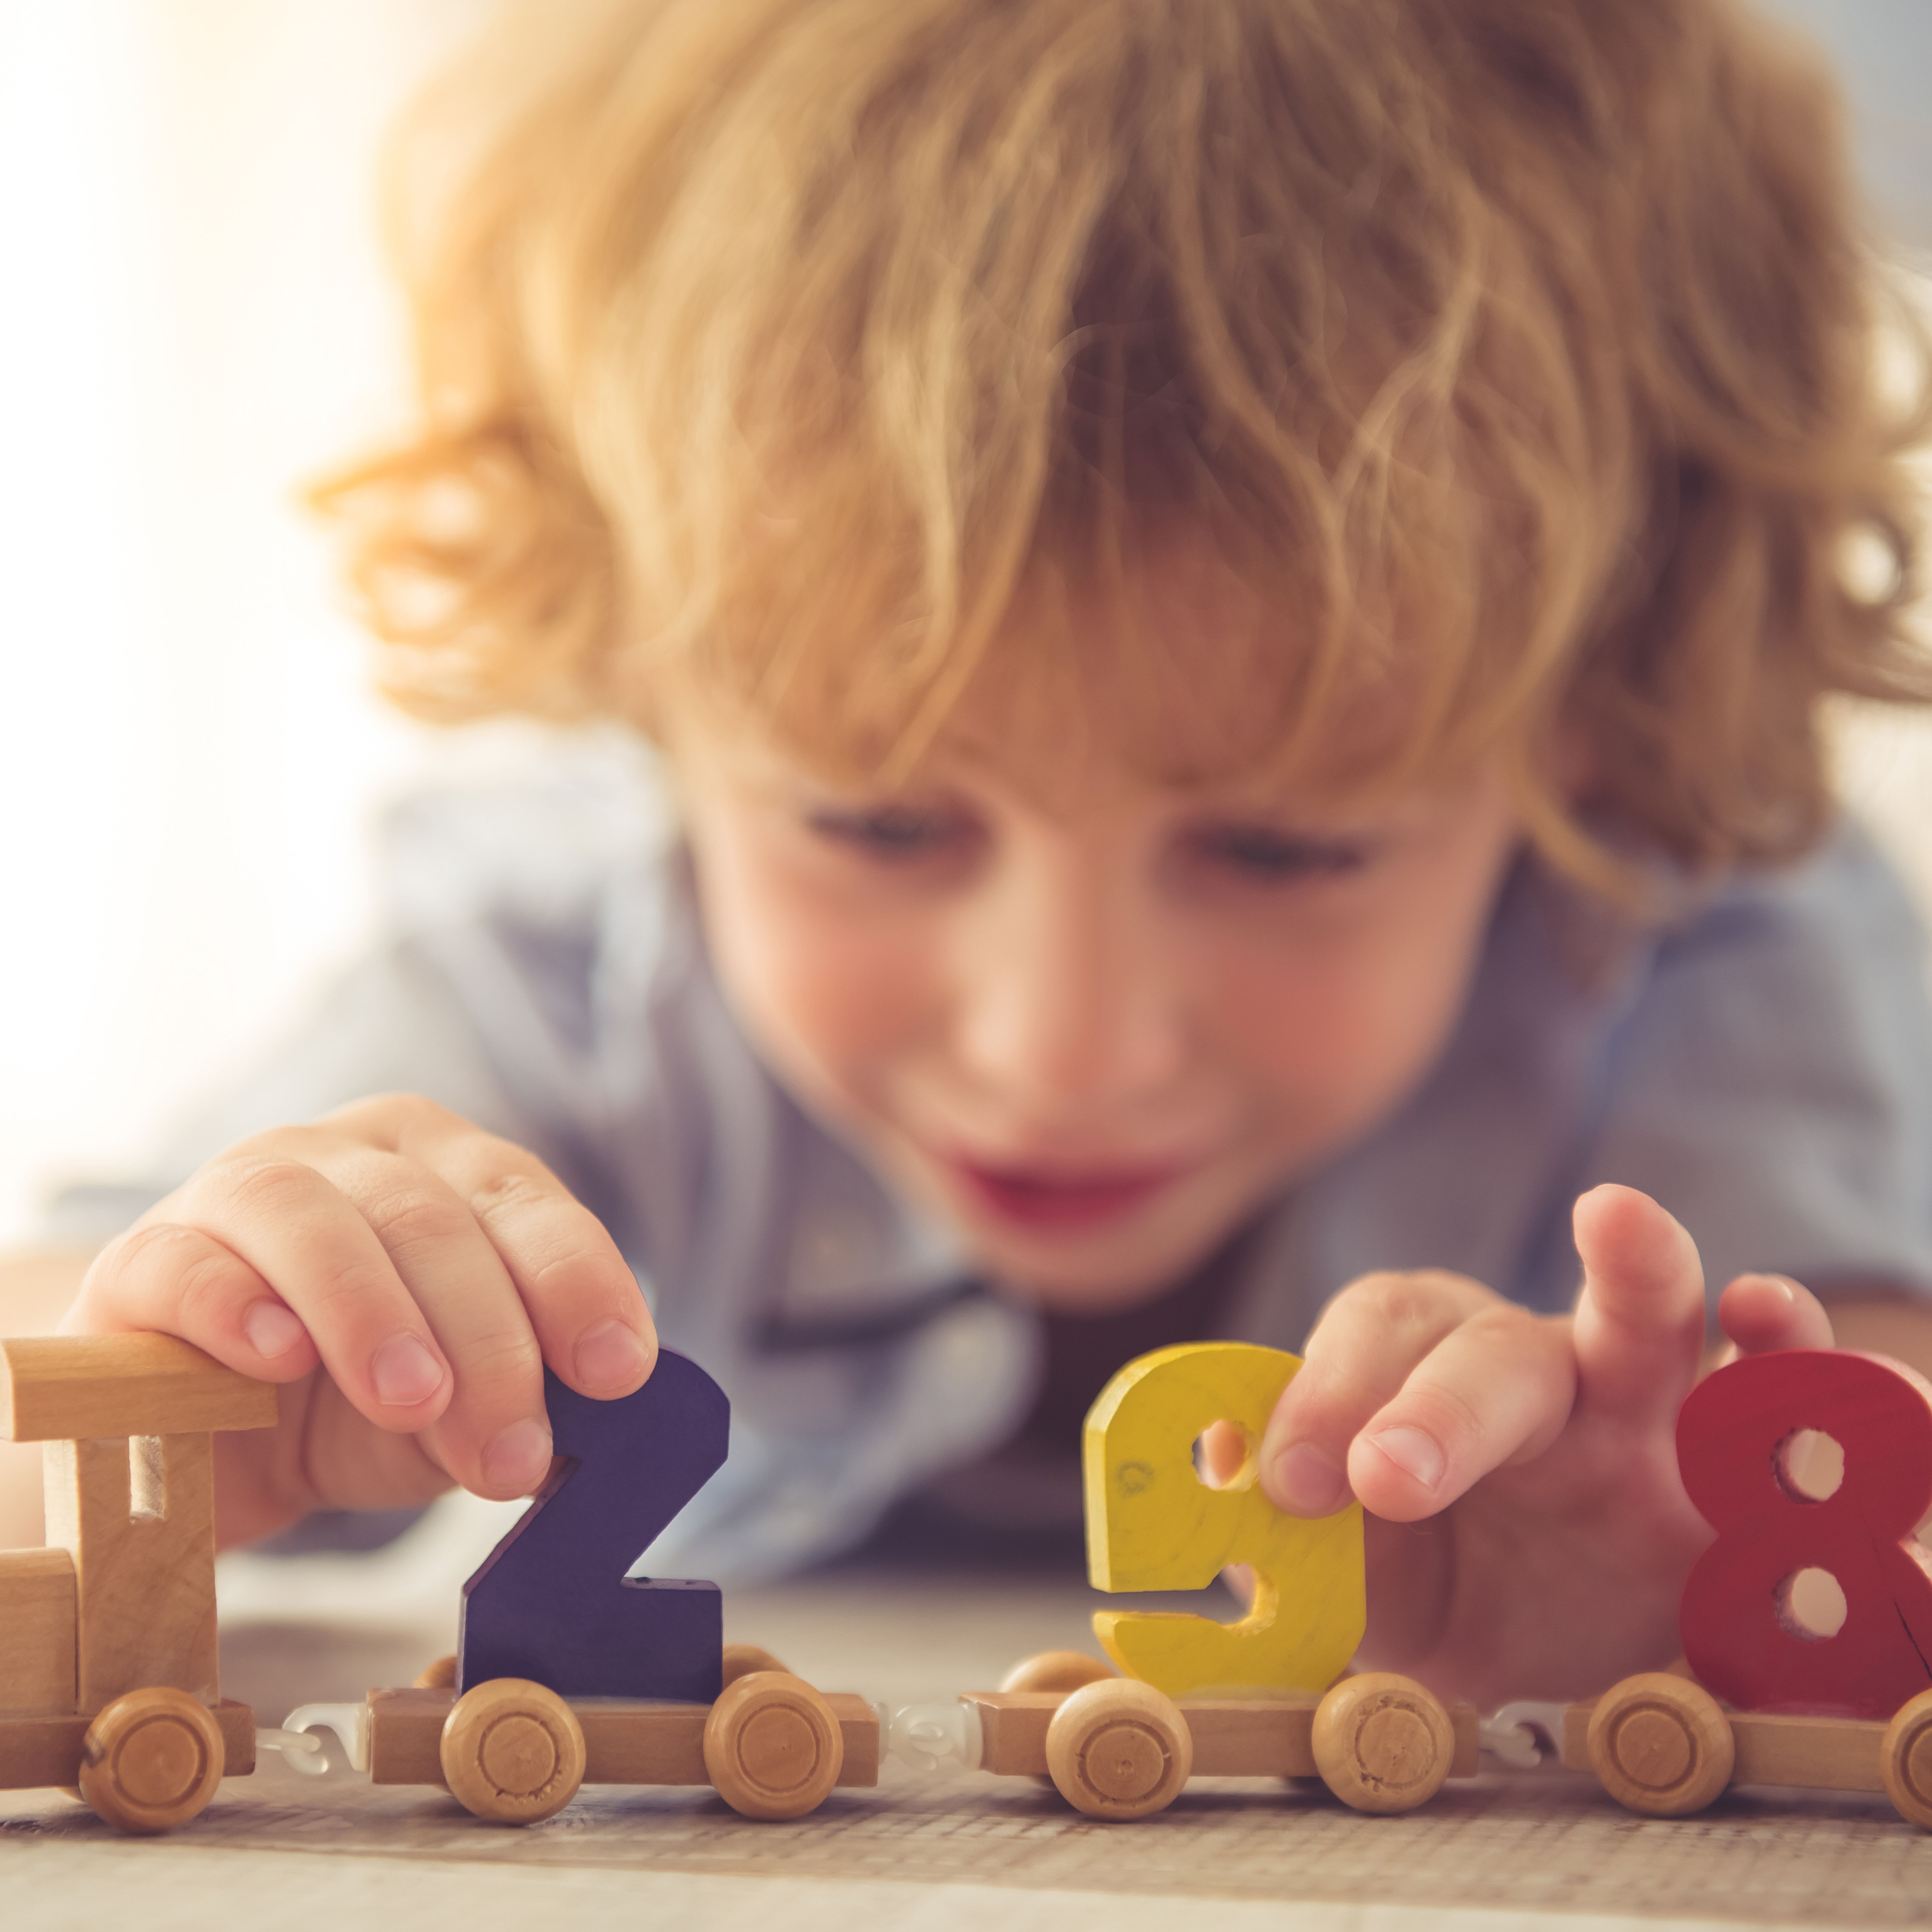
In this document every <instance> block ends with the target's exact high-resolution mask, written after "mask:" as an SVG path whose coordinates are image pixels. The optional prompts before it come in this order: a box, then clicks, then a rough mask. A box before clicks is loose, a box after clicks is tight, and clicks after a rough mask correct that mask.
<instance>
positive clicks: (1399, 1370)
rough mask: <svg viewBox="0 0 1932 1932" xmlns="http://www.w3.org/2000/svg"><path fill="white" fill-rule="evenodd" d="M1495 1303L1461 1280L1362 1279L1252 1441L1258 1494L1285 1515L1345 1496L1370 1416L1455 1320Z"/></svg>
mask: <svg viewBox="0 0 1932 1932" xmlns="http://www.w3.org/2000/svg"><path fill="white" fill-rule="evenodd" d="M1495 1301H1496V1297H1495V1296H1493V1295H1491V1294H1490V1292H1489V1290H1488V1289H1486V1288H1484V1287H1483V1286H1481V1284H1480V1283H1477V1282H1473V1281H1471V1280H1468V1279H1467V1278H1466V1277H1464V1276H1462V1275H1454V1274H1439V1273H1436V1272H1433V1271H1418V1272H1416V1273H1413V1274H1372V1275H1365V1276H1364V1277H1362V1279H1361V1280H1360V1281H1356V1282H1352V1283H1350V1284H1349V1286H1347V1287H1346V1288H1345V1289H1343V1290H1342V1292H1341V1293H1340V1294H1339V1295H1337V1296H1336V1297H1335V1298H1334V1301H1331V1302H1330V1304H1328V1307H1327V1309H1326V1310H1324V1311H1323V1313H1322V1319H1321V1320H1320V1321H1319V1322H1317V1323H1316V1326H1315V1331H1314V1332H1313V1334H1311V1335H1310V1337H1309V1338H1308V1341H1307V1346H1306V1350H1305V1358H1304V1363H1303V1366H1302V1367H1301V1370H1300V1371H1299V1373H1298V1374H1297V1375H1296V1376H1295V1379H1294V1380H1293V1381H1292V1382H1290V1383H1289V1385H1288V1387H1287V1388H1286V1390H1285V1391H1283V1394H1282V1398H1281V1400H1280V1401H1279V1402H1278V1403H1276V1405H1275V1408H1274V1414H1273V1415H1271V1416H1270V1417H1269V1418H1268V1427H1267V1429H1266V1430H1265V1432H1264V1433H1263V1435H1262V1449H1261V1485H1262V1493H1263V1494H1264V1495H1265V1496H1267V1498H1268V1500H1269V1502H1271V1503H1273V1504H1274V1506H1275V1507H1276V1508H1277V1509H1280V1510H1286V1511H1287V1512H1288V1513H1289V1514H1290V1515H1291V1516H1302V1517H1320V1516H1327V1515H1329V1514H1332V1513H1333V1512H1334V1511H1336V1510H1338V1509H1340V1508H1342V1507H1343V1505H1345V1504H1346V1503H1347V1502H1349V1501H1350V1500H1351V1492H1350V1490H1349V1481H1348V1466H1349V1445H1350V1444H1351V1443H1352V1442H1354V1440H1355V1437H1356V1436H1357V1435H1358V1434H1359V1433H1361V1428H1362V1426H1363V1425H1364V1424H1365V1423H1366V1422H1367V1421H1368V1419H1369V1418H1370V1416H1372V1415H1374V1414H1375V1412H1376V1411H1377V1410H1378V1409H1380V1408H1381V1407H1382V1405H1383V1404H1384V1403H1386V1402H1388V1400H1390V1398H1391V1397H1393V1396H1394V1394H1395V1393H1396V1391H1397V1390H1398V1389H1400V1388H1401V1387H1402V1385H1403V1383H1404V1382H1406V1381H1407V1379H1409V1375H1410V1374H1411V1373H1412V1371H1413V1370H1415V1367H1416V1365H1417V1364H1418V1363H1419V1362H1421V1361H1422V1360H1423V1359H1424V1357H1425V1356H1427V1355H1428V1353H1429V1352H1430V1350H1431V1349H1433V1348H1434V1347H1436V1345H1437V1344H1438V1343H1439V1342H1440V1341H1441V1340H1442V1338H1443V1337H1445V1335H1447V1334H1449V1333H1450V1331H1451V1330H1452V1329H1454V1328H1455V1327H1456V1326H1457V1324H1458V1323H1459V1322H1465V1321H1467V1320H1468V1319H1469V1318H1470V1316H1472V1315H1474V1314H1476V1313H1478V1312H1480V1311H1481V1310H1484V1309H1486V1308H1487V1307H1490V1306H1491V1305H1492V1304H1493V1303H1494V1302H1495Z"/></svg>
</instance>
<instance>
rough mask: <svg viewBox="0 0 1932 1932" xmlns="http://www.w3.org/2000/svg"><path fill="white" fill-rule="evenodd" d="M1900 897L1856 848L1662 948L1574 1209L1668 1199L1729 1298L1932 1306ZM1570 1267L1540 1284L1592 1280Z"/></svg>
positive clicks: (1918, 1011) (1918, 1002)
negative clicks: (1615, 1193)
mask: <svg viewBox="0 0 1932 1932" xmlns="http://www.w3.org/2000/svg"><path fill="white" fill-rule="evenodd" d="M1924 971H1925V965H1924V935H1923V934H1922V932H1921V930H1920V929H1919V926H1918V922H1917V920H1916V919H1915V917H1914V916H1913V913H1912V910H1911V907H1910V906H1909V904H1908V902H1907V901H1906V896H1905V894H1904V892H1903V888H1902V887H1901V886H1900V884H1899V883H1898V881H1897V879H1896V878H1895V877H1894V875H1893V874H1891V871H1890V870H1889V868H1888V867H1887V866H1886V865H1885V863H1884V862H1883V860H1882V859H1881V858H1880V857H1879V855H1878V853H1876V850H1874V849H1873V847H1872V845H1871V844H1870V841H1869V840H1868V839H1867V838H1865V837H1864V835H1862V834H1861V833H1859V832H1855V831H1848V832H1846V833H1845V834H1844V835H1842V836H1841V838H1838V840H1837V841H1835V843H1834V844H1833V845H1832V847H1829V848H1828V850H1826V852H1824V853H1822V854H1821V855H1820V856H1819V857H1818V858H1817V859H1814V860H1813V861H1812V862H1810V863H1808V865H1804V866H1802V867H1801V868H1798V869H1796V871H1793V872H1791V873H1789V874H1784V875H1783V876H1781V877H1773V876H1767V877H1760V878H1756V879H1751V880H1745V881H1742V882H1740V883H1738V884H1737V885H1736V886H1734V887H1733V889H1730V890H1729V891H1727V892H1725V893H1724V894H1723V895H1721V896H1720V897H1719V898H1718V899H1717V900H1716V901H1714V902H1713V903H1712V904H1711V906H1710V907H1709V908H1708V909H1707V910H1705V911H1704V912H1703V913H1702V914H1701V915H1700V916H1698V917H1697V919H1695V920H1694V921H1693V922H1691V923H1690V924H1688V926H1685V927H1684V928H1682V929H1680V930H1679V931H1676V932H1671V933H1668V934H1667V935H1664V937H1663V938H1661V941H1659V943H1658V945H1657V946H1656V947H1655V951H1654V953H1652V957H1651V960H1650V963H1649V971H1648V973H1647V974H1646V977H1645V979H1644V981H1643V984H1642V985H1641V986H1640V988H1639V989H1637V996H1636V997H1635V998H1633V999H1632V1000H1631V1001H1630V1002H1629V1003H1628V1006H1627V1007H1626V1009H1625V1012H1624V1013H1623V1016H1622V1019H1621V1020H1620V1021H1619V1023H1618V1024H1617V1025H1616V1026H1615V1027H1614V1028H1613V1030H1612V1031H1611V1032H1610V1035H1609V1037H1608V1038H1607V1041H1606V1043H1605V1046H1604V1054H1603V1058H1602V1063H1601V1084H1600V1094H1601V1098H1600V1103H1599V1106H1598V1119H1597V1121H1596V1123H1595V1133H1594V1135H1593V1136H1592V1140H1591V1143H1590V1145H1589V1148H1588V1151H1587V1154H1586V1158H1585V1160H1584V1162H1583V1166H1582V1169H1581V1171H1580V1172H1579V1173H1578V1174H1577V1177H1576V1180H1577V1190H1576V1191H1577V1192H1581V1191H1582V1190H1583V1188H1586V1187H1593V1186H1595V1185H1596V1184H1598V1183H1599V1182H1601V1181H1621V1182H1622V1183H1624V1184H1626V1185H1627V1186H1629V1187H1637V1188H1641V1189H1642V1190H1643V1191H1644V1192H1645V1193H1648V1194H1650V1195H1652V1196H1655V1198H1656V1199H1658V1200H1659V1201H1661V1202H1662V1203H1663V1204H1664V1206H1665V1207H1667V1208H1669V1209H1670V1211H1671V1212H1672V1213H1673V1214H1675V1215H1676V1217H1678V1219H1679V1220H1681V1221H1682V1223H1684V1224H1685V1226H1686V1227H1687V1228H1688V1229H1690V1231H1691V1234H1692V1235H1693V1237H1694V1238H1695V1240H1696V1241H1697V1247H1698V1252H1699V1253H1700V1255H1701V1256H1702V1257H1703V1262H1704V1269H1705V1277H1706V1285H1707V1287H1708V1288H1709V1291H1710V1292H1711V1293H1712V1295H1714V1296H1715V1295H1716V1294H1717V1293H1718V1292H1720V1291H1721V1289H1723V1287H1724V1285H1725V1284H1726V1283H1727V1282H1729V1281H1730V1280H1731V1279H1732V1278H1733V1277H1735V1276H1736V1275H1738V1274H1743V1273H1745V1272H1746V1271H1760V1270H1761V1271H1770V1272H1774V1273H1778V1274H1788V1275H1790V1276H1792V1277H1795V1278H1796V1280H1799V1281H1802V1282H1804V1283H1806V1284H1807V1285H1808V1286H1811V1287H1814V1288H1824V1289H1829V1288H1830V1287H1832V1286H1834V1285H1835V1284H1850V1283H1886V1284H1888V1285H1891V1286H1897V1287H1900V1288H1903V1289H1910V1290H1913V1291H1915V1292H1920V1293H1927V1292H1932V1005H1928V1001H1927V995H1926V990H1925V982H1924ZM1563 1232H1564V1236H1565V1239H1564V1241H1563V1242H1562V1250H1567V1253H1566V1252H1563V1251H1559V1253H1556V1254H1555V1255H1552V1256H1547V1257H1545V1258H1544V1259H1541V1261H1540V1262H1538V1263H1533V1264H1532V1265H1533V1266H1534V1267H1539V1268H1541V1271H1543V1272H1545V1273H1547V1272H1549V1271H1551V1270H1552V1269H1554V1268H1559V1267H1566V1268H1567V1270H1568V1272H1569V1274H1571V1278H1572V1279H1573V1280H1574V1276H1575V1273H1576V1270H1577V1262H1576V1259H1575V1254H1574V1247H1570V1246H1569V1244H1568V1239H1567V1235H1568V1230H1567V1226H1566V1227H1565V1229H1564V1231H1563Z"/></svg>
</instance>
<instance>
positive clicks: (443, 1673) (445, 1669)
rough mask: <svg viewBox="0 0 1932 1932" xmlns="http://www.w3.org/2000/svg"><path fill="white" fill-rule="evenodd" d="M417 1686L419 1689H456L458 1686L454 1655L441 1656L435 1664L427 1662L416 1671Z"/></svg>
mask: <svg viewBox="0 0 1932 1932" xmlns="http://www.w3.org/2000/svg"><path fill="white" fill-rule="evenodd" d="M416 1688H417V1689H418V1690H419V1691H454V1690H455V1688H456V1658H455V1655H450V1656H449V1657H439V1658H437V1661H435V1662H434V1664H425V1665H424V1666H423V1667H422V1669H421V1670H419V1671H418V1672H417V1673H416Z"/></svg>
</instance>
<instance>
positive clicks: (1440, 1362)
mask: <svg viewBox="0 0 1932 1932" xmlns="http://www.w3.org/2000/svg"><path fill="white" fill-rule="evenodd" d="M1575 1226H1576V1232H1577V1250H1578V1252H1579V1253H1580V1254H1581V1255H1582V1256H1583V1265H1584V1281H1583V1290H1582V1292H1581V1293H1580V1295H1579V1296H1578V1298H1577V1306H1576V1308H1575V1310H1574V1313H1571V1314H1570V1315H1568V1316H1536V1315H1532V1314H1530V1313H1527V1312H1526V1310H1523V1309H1521V1308H1518V1307H1515V1306H1514V1305H1513V1304H1511V1303H1508V1302H1506V1301H1503V1300H1502V1298H1501V1297H1499V1296H1498V1295H1495V1294H1493V1293H1492V1292H1490V1290H1489V1289H1486V1288H1484V1287H1482V1286H1481V1285H1480V1284H1478V1283H1475V1282H1473V1281H1471V1280H1469V1279H1468V1278H1467V1277H1464V1276H1461V1275H1453V1274H1438V1273H1430V1272H1425V1273H1418V1274H1378V1275H1369V1276H1365V1277H1364V1278H1363V1279H1362V1280H1360V1281H1358V1282H1355V1283H1352V1284H1351V1286H1349V1287H1348V1288H1346V1289H1343V1291H1342V1292H1341V1293H1340V1295H1337V1297H1336V1298H1335V1299H1334V1301H1332V1302H1331V1304H1329V1306H1328V1309H1327V1310H1326V1311H1325V1313H1324V1314H1323V1316H1322V1319H1321V1321H1320V1322H1319V1324H1318V1325H1316V1329H1315V1331H1314V1333H1313V1334H1312V1335H1311V1336H1310V1337H1309V1340H1308V1344H1307V1349H1306V1352H1305V1359H1306V1364H1307V1365H1306V1367H1304V1368H1303V1370H1301V1373H1300V1374H1298V1376H1296V1377H1295V1380H1294V1381H1293V1382H1292V1383H1290V1384H1289V1388H1288V1389H1287V1391H1286V1393H1285V1394H1283V1397H1282V1399H1281V1400H1280V1403H1279V1404H1278V1405H1277V1407H1276V1409H1275V1412H1274V1417H1273V1418H1272V1419H1271V1421H1270V1423H1269V1424H1268V1430H1267V1433H1266V1434H1265V1436H1264V1438H1263V1441H1262V1453H1261V1477H1260V1480H1261V1484H1262V1490H1263V1491H1264V1492H1265V1494H1266V1495H1267V1496H1268V1497H1269V1498H1270V1499H1271V1500H1272V1501H1273V1502H1274V1503H1275V1504H1276V1505H1277V1506H1278V1507H1280V1508H1283V1509H1286V1510H1289V1511H1291V1512H1292V1513H1293V1514H1296V1515H1300V1516H1311V1517H1312V1516H1321V1515H1325V1514H1328V1512H1329V1511H1331V1510H1333V1509H1334V1508H1338V1507H1340V1505H1342V1504H1343V1503H1345V1502H1347V1501H1348V1499H1349V1496H1350V1495H1351V1494H1353V1496H1355V1497H1356V1498H1358V1499H1359V1500H1360V1501H1361V1503H1362V1505H1363V1506H1364V1509H1365V1510H1366V1511H1367V1525H1366V1527H1367V1541H1368V1595H1369V1627H1368V1634H1367V1638H1366V1639H1365V1640H1364V1643H1363V1646H1362V1649H1361V1662H1362V1664H1363V1665H1364V1667H1367V1668H1370V1669H1382V1670H1402V1671H1406V1672H1408V1673H1411V1674H1412V1675H1414V1676H1419V1677H1421V1678H1423V1679H1425V1680H1426V1681H1427V1682H1429V1683H1430V1685H1433V1687H1434V1688H1436V1690H1437V1691H1439V1692H1442V1693H1443V1694H1448V1695H1454V1696H1457V1697H1466V1698H1468V1699H1469V1700H1471V1701H1472V1703H1476V1704H1478V1706H1481V1707H1482V1708H1484V1709H1489V1708H1490V1707H1492V1706H1495V1705H1497V1704H1500V1703H1503V1702H1504V1701H1505V1700H1508V1699H1510V1698H1518V1697H1544V1698H1565V1697H1589V1696H1593V1695H1594V1694H1596V1693H1597V1692H1598V1691H1601V1690H1603V1689H1604V1688H1605V1687H1606V1686H1607V1685H1610V1684H1611V1683H1613V1682H1615V1681H1616V1679H1618V1678H1619V1677H1622V1676H1625V1675H1627V1674H1628V1673H1630V1672H1632V1671H1634V1670H1655V1669H1660V1668H1661V1667H1663V1666H1664V1664H1667V1663H1668V1662H1669V1661H1670V1659H1671V1658H1673V1657H1675V1656H1676V1655H1677V1654H1678V1650H1679V1646H1678V1642H1677V1635H1676V1625H1677V1601H1678V1595H1679V1592H1680V1591H1681V1590H1682V1588H1683V1584H1684V1579H1685V1575H1686V1574H1687V1573H1688V1571H1689V1569H1690V1567H1691V1564H1692V1562H1694V1559H1696V1558H1697V1556H1698V1555H1699V1553H1700V1552H1701V1551H1702V1550H1703V1549H1704V1547H1705V1546H1706V1544H1709V1542H1710V1541H1711V1538H1712V1531H1711V1530H1710V1529H1709V1526H1707V1525H1706V1523H1705V1522H1704V1520H1703V1518H1702V1517H1700V1516H1699V1515H1698V1514H1697V1511H1696V1510H1695V1509H1694V1508H1692V1507H1691V1502H1690V1499H1689V1498H1688V1497H1687V1496H1685V1493H1684V1486H1683V1484H1682V1483H1681V1482H1680V1481H1679V1480H1678V1474H1677V1455H1676V1434H1675V1432H1676V1421H1677V1410H1678V1406H1679V1404H1680V1403H1682V1401H1683V1400H1684V1397H1685V1395H1686V1394H1688V1392H1689V1391H1690V1388H1691V1385H1692V1384H1693V1383H1694V1382H1695V1381H1696V1380H1697V1377H1698V1374H1699V1373H1700V1367H1701V1364H1702V1360H1703V1352H1704V1277H1703V1268H1701V1266H1700V1264H1699V1262H1698V1259H1697V1249H1696V1247H1694V1245H1693V1244H1692V1242H1691V1237H1690V1236H1689V1235H1688V1234H1686V1233H1685V1231H1684V1229H1682V1228H1681V1227H1680V1226H1679V1225H1678V1224H1677V1223H1676V1221H1674V1220H1672V1218H1671V1217H1670V1215H1668V1214H1666V1213H1665V1212H1664V1210H1663V1209H1662V1208H1660V1207H1659V1206H1658V1205H1657V1204H1656V1203H1655V1202H1654V1201H1652V1200H1651V1199H1649V1196H1646V1195H1643V1194H1640V1193H1636V1192H1635V1191H1634V1190H1632V1189H1630V1188H1627V1187H1598V1188H1597V1189H1595V1190H1593V1191H1592V1192H1591V1193H1588V1194H1586V1195H1585V1196H1583V1198H1582V1199H1580V1201H1579V1202H1577V1208H1576V1217H1575ZM1718 1316H1719V1319H1720V1321H1721V1323H1722V1325H1723V1327H1724V1333H1725V1334H1727V1336H1728V1337H1730V1340H1732V1342H1733V1343H1735V1344H1736V1346H1737V1348H1738V1349H1739V1350H1740V1351H1742V1352H1745V1353H1748V1354H1755V1353H1760V1352H1766V1351H1769V1350H1772V1349H1800V1348H1810V1349H1825V1348H1829V1347H1830V1346H1832V1325H1831V1322H1830V1320H1829V1318H1828V1317H1827V1316H1826V1313H1825V1310H1824V1309H1823V1307H1822V1306H1821V1305H1820V1303H1819V1302H1818V1301H1817V1298H1815V1297H1814V1296H1813V1295H1811V1294H1810V1293H1809V1292H1807V1291H1806V1290H1805V1289H1802V1288H1800V1287H1799V1286H1798V1285H1797V1284H1796V1283H1793V1282H1790V1281H1786V1280H1781V1279H1779V1278H1778V1277H1772V1276H1769V1275H1745V1276H1741V1277H1739V1279H1738V1280H1736V1281H1734V1282H1733V1283H1731V1284H1730V1286H1729V1287H1728V1288H1727V1289H1726V1290H1725V1291H1724V1298H1723V1300H1722V1301H1721V1303H1720V1304H1719V1310H1718Z"/></svg>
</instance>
